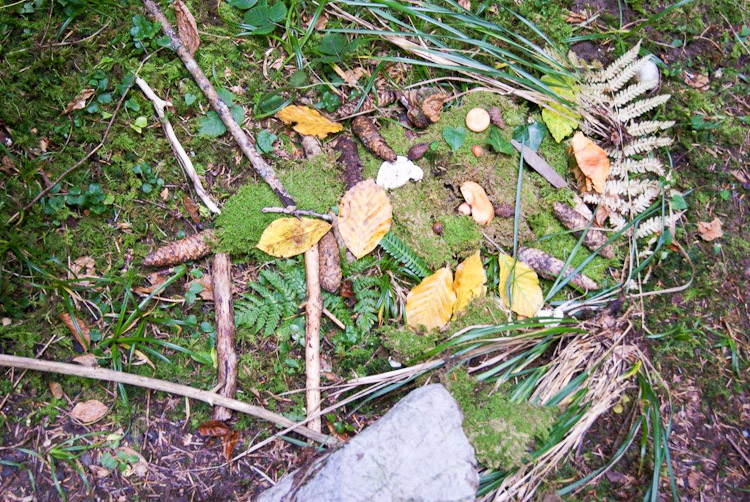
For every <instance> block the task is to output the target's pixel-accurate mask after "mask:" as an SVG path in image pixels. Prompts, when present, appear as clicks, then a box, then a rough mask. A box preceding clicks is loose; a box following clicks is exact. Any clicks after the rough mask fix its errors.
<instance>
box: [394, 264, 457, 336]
mask: <svg viewBox="0 0 750 502" xmlns="http://www.w3.org/2000/svg"><path fill="white" fill-rule="evenodd" d="M455 304H456V293H455V292H454V291H453V272H451V269H450V268H449V267H444V268H441V269H440V270H438V271H437V272H435V273H434V274H432V275H430V276H427V277H425V278H424V280H422V282H420V283H419V285H418V286H415V287H414V288H413V289H412V290H411V291H409V294H408V295H407V297H406V307H405V309H406V321H407V324H408V326H409V327H410V328H417V327H419V326H424V327H425V328H427V329H433V328H441V327H443V326H445V324H446V323H447V322H448V321H449V320H450V318H451V314H452V313H453V307H454V305H455Z"/></svg>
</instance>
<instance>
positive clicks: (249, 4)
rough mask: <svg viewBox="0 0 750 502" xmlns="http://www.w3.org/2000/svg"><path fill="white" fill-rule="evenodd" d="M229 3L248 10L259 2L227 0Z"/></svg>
mask: <svg viewBox="0 0 750 502" xmlns="http://www.w3.org/2000/svg"><path fill="white" fill-rule="evenodd" d="M227 3H228V4H229V5H231V6H232V7H237V8H238V9H240V10H247V9H249V8H250V7H252V6H253V5H255V4H256V3H258V0H227Z"/></svg>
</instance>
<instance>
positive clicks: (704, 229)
mask: <svg viewBox="0 0 750 502" xmlns="http://www.w3.org/2000/svg"><path fill="white" fill-rule="evenodd" d="M723 224H724V223H723V222H722V221H721V220H720V219H719V218H714V219H713V221H712V222H711V223H707V222H705V221H699V222H698V234H700V236H701V239H703V240H704V241H708V242H711V241H713V240H716V239H718V238H719V237H721V236H723V235H724V232H723V231H722V229H721V226H722V225H723Z"/></svg>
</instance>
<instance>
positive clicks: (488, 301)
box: [378, 296, 504, 364]
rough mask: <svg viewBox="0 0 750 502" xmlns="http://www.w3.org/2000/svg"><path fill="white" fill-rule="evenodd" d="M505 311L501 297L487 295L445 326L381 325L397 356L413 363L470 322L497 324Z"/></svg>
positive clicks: (402, 360)
mask: <svg viewBox="0 0 750 502" xmlns="http://www.w3.org/2000/svg"><path fill="white" fill-rule="evenodd" d="M503 315H504V314H503V312H502V310H501V309H500V306H499V305H498V299H497V297H492V296H486V297H482V298H475V299H474V300H472V301H471V302H470V303H469V304H468V305H467V306H466V309H465V310H464V311H463V312H461V313H460V314H459V315H458V318H457V319H455V320H453V321H451V322H450V323H448V324H447V325H446V326H445V327H443V328H442V329H433V330H430V331H424V330H422V331H420V332H414V331H413V330H411V329H409V328H407V327H406V326H398V325H394V324H388V325H385V326H383V327H382V328H380V329H379V330H378V334H379V336H380V337H381V339H382V342H383V345H384V346H385V347H386V348H387V349H388V350H389V351H390V352H391V354H392V355H393V356H394V357H395V358H396V359H398V360H399V361H400V362H402V363H405V364H413V363H415V362H417V361H418V360H419V359H420V358H421V357H422V356H423V355H424V354H425V353H426V352H429V351H430V350H432V349H434V348H435V347H436V346H437V344H438V343H440V342H442V341H444V340H445V339H446V338H447V337H449V336H450V335H452V334H453V333H456V332H458V331H460V330H462V329H464V328H466V327H468V326H476V325H486V324H497V323H498V322H500V321H501V319H502V316H503Z"/></svg>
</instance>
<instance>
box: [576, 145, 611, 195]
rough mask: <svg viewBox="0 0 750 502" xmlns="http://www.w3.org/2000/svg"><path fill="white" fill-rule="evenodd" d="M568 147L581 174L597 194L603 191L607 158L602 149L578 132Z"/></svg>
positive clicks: (607, 168) (607, 163) (606, 173)
mask: <svg viewBox="0 0 750 502" xmlns="http://www.w3.org/2000/svg"><path fill="white" fill-rule="evenodd" d="M570 146H572V147H573V154H574V155H575V157H576V163H577V164H578V168H579V169H580V170H581V172H582V173H583V174H584V176H586V178H588V179H589V180H591V184H592V185H593V187H594V190H596V191H597V192H599V193H602V192H603V191H604V185H606V184H607V177H608V176H609V158H608V157H607V152H605V151H604V149H603V148H602V147H600V146H599V145H597V144H596V143H594V142H593V141H591V140H590V139H588V138H587V137H586V136H584V135H583V133H582V132H580V131H578V132H577V133H575V135H574V136H573V141H571V143H570Z"/></svg>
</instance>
